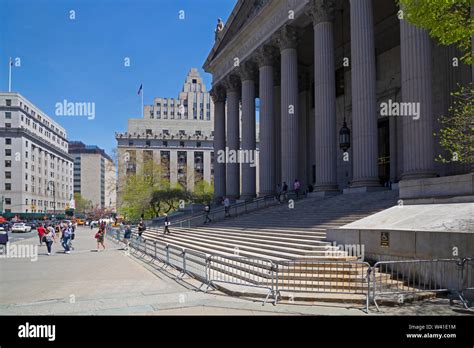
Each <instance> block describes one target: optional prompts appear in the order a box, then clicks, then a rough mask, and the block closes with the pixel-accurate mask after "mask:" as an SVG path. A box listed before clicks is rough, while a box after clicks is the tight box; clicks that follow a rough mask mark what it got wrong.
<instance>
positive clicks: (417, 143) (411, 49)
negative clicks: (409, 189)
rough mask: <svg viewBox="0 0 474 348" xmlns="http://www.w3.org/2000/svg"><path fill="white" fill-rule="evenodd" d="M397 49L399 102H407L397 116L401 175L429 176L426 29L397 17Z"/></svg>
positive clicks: (428, 48)
mask: <svg viewBox="0 0 474 348" xmlns="http://www.w3.org/2000/svg"><path fill="white" fill-rule="evenodd" d="M400 51H401V80H402V81H401V82H402V102H403V103H409V104H404V105H409V106H410V108H404V109H407V110H406V111H409V115H407V116H400V117H403V174H402V179H404V180H405V179H418V178H426V177H433V176H434V174H435V173H434V137H433V110H432V108H433V106H432V92H431V43H430V38H429V36H428V33H427V32H426V31H425V30H423V29H420V28H417V27H415V26H414V25H412V24H410V23H408V22H407V21H405V20H401V21H400ZM410 109H411V110H410ZM417 109H418V111H419V112H418V115H416V112H415V111H416V110H417Z"/></svg>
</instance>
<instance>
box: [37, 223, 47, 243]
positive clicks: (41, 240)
mask: <svg viewBox="0 0 474 348" xmlns="http://www.w3.org/2000/svg"><path fill="white" fill-rule="evenodd" d="M37 231H38V237H39V241H40V246H42V245H43V236H44V233H45V229H44V227H43V225H40V226H39V227H38V229H37Z"/></svg>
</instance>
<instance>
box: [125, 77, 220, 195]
mask: <svg viewBox="0 0 474 348" xmlns="http://www.w3.org/2000/svg"><path fill="white" fill-rule="evenodd" d="M213 122H214V107H213V105H212V99H211V98H210V95H209V92H207V90H206V86H205V84H204V83H203V81H202V78H201V77H200V75H199V72H198V71H197V69H195V68H192V69H191V70H190V71H189V73H188V75H187V76H186V79H185V82H184V85H183V89H182V91H181V92H180V93H179V96H178V98H155V99H154V100H153V105H146V106H145V107H144V118H132V119H129V120H128V130H127V132H125V133H117V134H116V139H117V143H118V155H119V168H118V175H119V178H118V181H119V184H118V195H119V197H118V200H119V204H120V194H121V190H122V189H123V183H124V180H125V178H126V177H127V175H130V174H135V173H139V172H140V170H141V167H142V166H143V163H145V162H147V161H149V160H153V161H154V163H158V164H160V165H161V168H162V170H163V175H164V177H166V178H167V179H169V181H170V183H171V185H173V186H174V185H176V184H178V183H179V184H181V185H182V186H183V187H186V188H187V189H188V190H193V189H194V185H195V183H197V182H198V181H200V180H205V181H207V182H208V183H212V182H213V177H214V172H213V171H214V170H213V156H214V151H213V137H214V134H213Z"/></svg>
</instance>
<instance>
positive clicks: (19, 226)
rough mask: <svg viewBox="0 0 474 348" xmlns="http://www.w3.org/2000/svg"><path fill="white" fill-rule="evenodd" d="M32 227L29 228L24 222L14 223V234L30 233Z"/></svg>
mask: <svg viewBox="0 0 474 348" xmlns="http://www.w3.org/2000/svg"><path fill="white" fill-rule="evenodd" d="M30 231H31V226H28V225H27V224H25V223H24V222H17V223H14V224H13V226H12V232H30Z"/></svg>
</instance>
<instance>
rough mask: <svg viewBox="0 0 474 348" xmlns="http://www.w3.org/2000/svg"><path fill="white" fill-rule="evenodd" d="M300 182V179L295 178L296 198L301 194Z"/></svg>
mask: <svg viewBox="0 0 474 348" xmlns="http://www.w3.org/2000/svg"><path fill="white" fill-rule="evenodd" d="M300 186H301V184H300V182H299V180H298V179H295V182H294V183H293V189H294V190H295V193H296V199H298V198H299V196H300Z"/></svg>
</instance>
